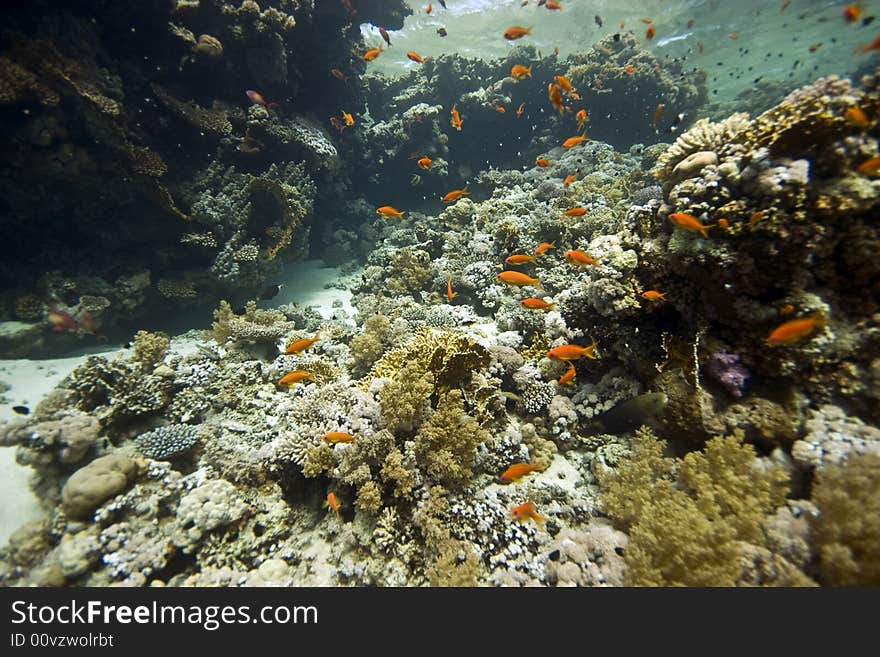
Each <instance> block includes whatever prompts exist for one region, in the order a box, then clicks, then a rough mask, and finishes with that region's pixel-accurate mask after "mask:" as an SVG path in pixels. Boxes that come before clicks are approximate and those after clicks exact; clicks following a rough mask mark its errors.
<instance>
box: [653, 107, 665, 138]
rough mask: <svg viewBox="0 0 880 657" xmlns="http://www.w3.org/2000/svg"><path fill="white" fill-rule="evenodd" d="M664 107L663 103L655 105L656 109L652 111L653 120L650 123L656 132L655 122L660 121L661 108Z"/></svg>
mask: <svg viewBox="0 0 880 657" xmlns="http://www.w3.org/2000/svg"><path fill="white" fill-rule="evenodd" d="M665 107H666V105H664V104H663V103H657V108H656V109H655V110H654V119H653V120H652V121H651V127H652V128H653V129H654V130H655V131H656V130H657V121H658V120H659V119H660V115H661V114H662V113H663V108H665Z"/></svg>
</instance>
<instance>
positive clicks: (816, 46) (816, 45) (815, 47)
mask: <svg viewBox="0 0 880 657" xmlns="http://www.w3.org/2000/svg"><path fill="white" fill-rule="evenodd" d="M821 47H822V43H821V42H820V43H813V44H811V45H810V48H809V51H810V52H816V51H817V50H819V48H821Z"/></svg>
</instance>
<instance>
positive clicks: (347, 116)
mask: <svg viewBox="0 0 880 657" xmlns="http://www.w3.org/2000/svg"><path fill="white" fill-rule="evenodd" d="M342 120H343V121H345V125H347V126H349V127H351V126H353V125H354V117H353V116H352V115H351V114H349V113H348V112H346V111H343V112H342Z"/></svg>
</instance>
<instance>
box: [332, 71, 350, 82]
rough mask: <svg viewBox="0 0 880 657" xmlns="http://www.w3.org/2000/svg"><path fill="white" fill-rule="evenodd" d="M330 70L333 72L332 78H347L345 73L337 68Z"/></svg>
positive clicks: (343, 79) (344, 79)
mask: <svg viewBox="0 0 880 657" xmlns="http://www.w3.org/2000/svg"><path fill="white" fill-rule="evenodd" d="M330 72H331V73H332V74H333V77H334V78H337V79H339V80H342V81H343V82H345V81H346V80H348V76H347V75H346V74H345V73H343V72H342V71H340V70H339V69H338V68H331V69H330Z"/></svg>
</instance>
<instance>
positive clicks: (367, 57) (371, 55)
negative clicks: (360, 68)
mask: <svg viewBox="0 0 880 657" xmlns="http://www.w3.org/2000/svg"><path fill="white" fill-rule="evenodd" d="M381 54H382V49H381V48H370V49H369V50H368V51H367V52H365V53H364V61H365V62H371V61H373V60H374V59H376V57H378V56H379V55H381Z"/></svg>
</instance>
